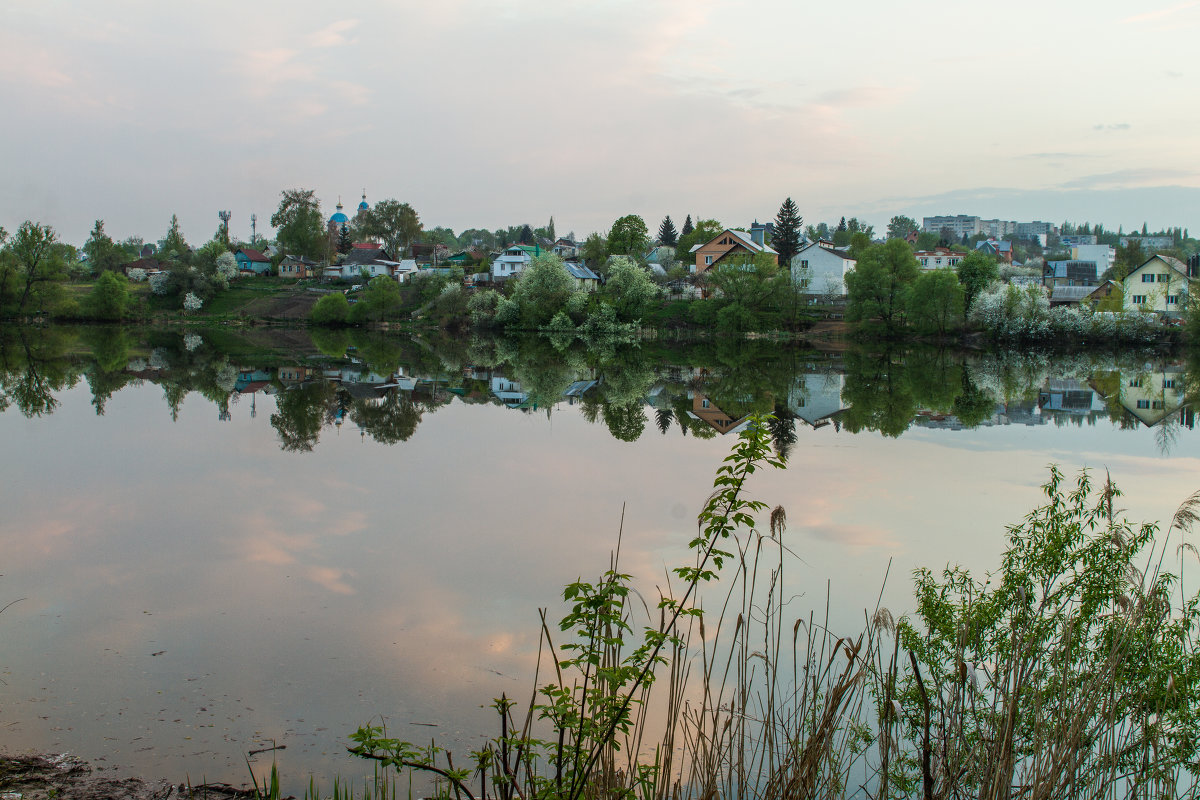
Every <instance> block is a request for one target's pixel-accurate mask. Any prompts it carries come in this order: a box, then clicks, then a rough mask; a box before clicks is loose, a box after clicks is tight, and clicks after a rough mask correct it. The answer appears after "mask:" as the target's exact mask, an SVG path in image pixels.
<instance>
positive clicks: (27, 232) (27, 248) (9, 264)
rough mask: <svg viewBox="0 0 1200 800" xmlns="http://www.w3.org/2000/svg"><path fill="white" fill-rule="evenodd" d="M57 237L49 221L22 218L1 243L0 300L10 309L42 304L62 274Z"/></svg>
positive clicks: (22, 310) (17, 310)
mask: <svg viewBox="0 0 1200 800" xmlns="http://www.w3.org/2000/svg"><path fill="white" fill-rule="evenodd" d="M57 243H58V238H57V236H56V235H55V233H54V229H53V228H51V227H50V226H49V225H41V224H38V223H36V222H29V221H25V222H22V223H21V227H19V228H17V232H16V233H15V234H14V235H13V236H12V238H11V239H10V240H9V242H8V244H7V246H6V247H5V253H6V254H7V257H6V258H5V262H6V263H5V264H2V265H0V301H2V300H5V299H7V300H8V302H9V308H10V311H12V312H13V313H17V314H24V313H26V312H28V311H30V310H32V309H33V308H34V306H36V305H44V303H45V300H46V299H48V297H49V293H48V292H47V291H46V290H47V289H48V288H49V287H50V286H53V285H55V283H56V282H57V281H59V280H61V279H62V277H63V268H64V265H63V260H62V256H61V254H60V253H59V251H58V249H57V247H56V246H55V245H56V244H57Z"/></svg>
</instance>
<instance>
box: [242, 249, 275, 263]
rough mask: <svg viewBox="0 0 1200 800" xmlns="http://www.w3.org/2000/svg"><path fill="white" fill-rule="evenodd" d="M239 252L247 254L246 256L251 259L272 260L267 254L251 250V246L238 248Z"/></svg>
mask: <svg viewBox="0 0 1200 800" xmlns="http://www.w3.org/2000/svg"><path fill="white" fill-rule="evenodd" d="M238 252H239V253H242V254H243V255H245V256H246V258H248V259H250V260H251V261H270V260H271V259H269V258H267V257H266V256H264V255H263V254H262V253H260V252H258V251H257V250H251V249H250V248H249V247H243V248H242V249H240V250H238Z"/></svg>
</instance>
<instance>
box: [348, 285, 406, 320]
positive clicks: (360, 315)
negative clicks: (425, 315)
mask: <svg viewBox="0 0 1200 800" xmlns="http://www.w3.org/2000/svg"><path fill="white" fill-rule="evenodd" d="M402 302H403V299H402V298H401V296H400V284H399V283H397V282H396V280H395V278H389V277H387V276H386V275H380V276H379V277H378V278H372V279H371V282H370V283H368V284H367V288H366V290H365V291H364V292H363V293H362V294H360V295H359V297H358V302H357V303H356V304H355V305H354V308H353V309H352V310H351V314H350V321H351V322H368V321H375V322H383V321H384V320H385V319H388V318H389V317H392V316H394V315H395V314H396V312H397V311H399V309H400V306H401V304H402Z"/></svg>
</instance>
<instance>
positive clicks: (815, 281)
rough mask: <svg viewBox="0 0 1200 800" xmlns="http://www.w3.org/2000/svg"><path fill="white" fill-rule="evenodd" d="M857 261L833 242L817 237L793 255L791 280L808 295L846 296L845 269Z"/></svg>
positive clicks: (851, 267)
mask: <svg viewBox="0 0 1200 800" xmlns="http://www.w3.org/2000/svg"><path fill="white" fill-rule="evenodd" d="M856 263H858V262H856V261H855V260H854V259H853V258H851V257H850V254H849V253H847V252H845V251H844V250H838V249H837V248H835V247H834V246H833V243H832V242H828V241H825V240H824V239H820V240H818V241H815V242H812V243H810V244H807V245H805V246H804V247H801V248H800V252H798V253H796V255H794V256H792V264H791V271H792V283H793V284H795V285H796V286H797V287H799V289H800V291H801V292H803V293H805V294H809V295H827V296H831V297H845V296H846V273H847V272H849V271H850V270H852V269H854V265H855V264H856Z"/></svg>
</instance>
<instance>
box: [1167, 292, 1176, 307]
mask: <svg viewBox="0 0 1200 800" xmlns="http://www.w3.org/2000/svg"><path fill="white" fill-rule="evenodd" d="M1178 302H1179V295H1177V294H1169V295H1167V305H1169V306H1173V305H1176V304H1177V303H1178Z"/></svg>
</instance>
